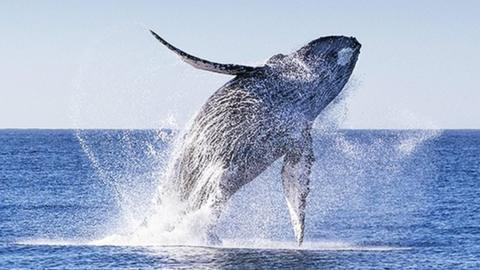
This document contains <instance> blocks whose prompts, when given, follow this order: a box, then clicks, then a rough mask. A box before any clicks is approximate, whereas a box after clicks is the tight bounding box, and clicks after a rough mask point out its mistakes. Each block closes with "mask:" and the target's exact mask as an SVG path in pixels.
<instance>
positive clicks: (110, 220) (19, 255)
mask: <svg viewBox="0 0 480 270" xmlns="http://www.w3.org/2000/svg"><path fill="white" fill-rule="evenodd" d="M177 133H178V132H174V131H171V130H0V269H153V268H155V269H480V130H444V131H440V130H328V131H325V130H324V131H322V130H316V131H315V132H314V142H315V154H316V157H317V161H316V164H315V166H314V168H313V173H312V180H311V181H312V183H311V185H312V191H311V193H310V195H309V198H308V205H307V217H306V234H305V243H304V245H303V246H301V247H298V246H297V245H296V244H295V241H294V237H293V230H292V228H291V225H290V220H289V217H288V212H287V209H286V203H285V200H284V198H283V194H282V187H281V179H280V168H281V162H282V161H281V160H279V161H277V162H276V163H274V164H273V165H272V167H271V168H270V169H268V170H267V171H266V172H264V173H263V174H262V175H260V176H259V177H258V178H257V179H255V180H254V181H252V182H251V183H250V184H248V185H247V186H245V187H244V188H243V189H242V190H241V191H240V192H238V193H237V194H236V195H235V196H234V197H233V198H232V200H231V201H230V202H229V205H228V208H227V209H226V210H225V212H224V214H223V215H222V218H221V219H220V221H219V222H218V224H217V225H216V228H215V230H216V232H217V234H218V236H219V237H220V239H222V243H221V244H218V245H209V244H208V243H207V242H205V241H204V239H203V238H202V233H201V230H200V229H199V228H202V226H203V225H202V224H203V223H202V222H203V221H202V217H201V216H199V217H194V218H191V219H190V221H189V223H182V224H183V225H182V226H183V227H182V226H176V223H175V222H177V221H176V220H175V219H173V221H172V217H173V216H175V215H176V214H178V213H176V212H175V211H174V209H172V208H175V205H168V204H165V202H164V200H162V199H163V198H161V197H162V196H161V195H159V194H161V193H160V192H159V190H161V188H162V186H163V185H164V183H163V180H162V179H163V177H164V172H165V171H166V170H167V169H168V164H169V160H170V159H171V155H172V154H171V153H173V152H174V150H173V149H174V145H175V143H176V139H175V137H176V136H177V135H176V134H177ZM219 147H221V146H219ZM159 197H160V198H159ZM178 223H179V224H180V221H178ZM178 227H181V228H178ZM174 228H175V229H174Z"/></svg>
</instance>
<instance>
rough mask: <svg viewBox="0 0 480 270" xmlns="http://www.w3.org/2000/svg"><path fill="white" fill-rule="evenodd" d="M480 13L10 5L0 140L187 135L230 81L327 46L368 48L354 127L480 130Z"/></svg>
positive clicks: (406, 5)
mask: <svg viewBox="0 0 480 270" xmlns="http://www.w3.org/2000/svg"><path fill="white" fill-rule="evenodd" d="M479 3H480V2H478V1H458V2H455V3H454V2H452V1H368V2H366V1H208V2H206V1H168V2H167V1H129V2H127V1H1V2H0V32H1V33H2V40H1V42H0V59H1V61H0V74H1V76H2V79H1V80H0V91H1V98H0V128H28V127H31V128H72V127H73V128H74V127H82V128H98V127H102V128H156V127H160V126H168V125H178V126H183V125H184V124H185V123H186V122H187V121H188V119H190V118H191V117H192V115H193V114H194V113H195V112H196V111H197V110H198V109H199V108H200V106H201V105H202V103H203V102H204V101H205V100H206V98H208V96H209V95H210V94H212V93H213V92H214V91H215V90H216V89H217V88H218V87H220V86H221V85H222V84H223V83H225V82H226V81H228V80H229V79H230V77H229V76H224V75H217V74H213V73H208V72H204V71H198V70H194V69H193V68H190V67H189V66H187V65H186V64H183V63H182V62H180V61H179V60H178V59H177V58H176V57H175V56H173V55H172V54H171V53H170V52H168V51H167V50H166V49H165V48H163V47H161V46H160V44H158V43H157V42H156V41H155V40H154V39H153V38H152V37H151V36H149V34H148V33H147V32H146V29H147V28H152V29H154V30H156V31H157V32H158V33H159V34H160V35H162V36H163V37H164V38H165V39H167V40H168V41H170V42H171V43H173V44H175V45H176V46H178V47H180V48H182V49H184V50H186V51H188V52H190V53H192V54H194V55H197V56H200V57H202V58H206V59H210V60H213V61H218V62H225V63H238V64H250V65H258V64H262V63H263V62H264V61H265V60H266V59H268V58H269V57H270V56H272V55H274V54H276V53H280V52H281V53H289V52H291V51H293V50H295V49H297V48H299V47H300V46H302V45H303V44H305V43H307V42H309V41H310V40H312V39H315V38H318V37H320V36H324V35H331V34H343V35H348V36H356V37H357V39H358V40H359V41H360V42H361V43H362V45H363V47H362V53H361V55H360V59H359V62H358V64H357V69H356V72H355V74H354V79H353V84H352V86H351V87H350V88H349V89H348V91H347V95H346V98H345V99H344V100H343V102H342V104H340V105H339V106H340V108H339V109H337V112H336V114H339V116H338V115H337V116H335V117H338V118H340V119H341V120H342V122H341V123H342V124H341V126H342V127H346V128H480V117H479V116H480V105H479V104H480V91H479V80H480V79H479V78H480V76H479V69H478V67H477V65H478V63H480V56H479V53H478V48H480V46H479V45H480V27H479V25H480V19H479V17H478V13H479V12H480V4H479Z"/></svg>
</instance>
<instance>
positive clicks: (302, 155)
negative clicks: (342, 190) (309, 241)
mask: <svg viewBox="0 0 480 270" xmlns="http://www.w3.org/2000/svg"><path fill="white" fill-rule="evenodd" d="M306 137H307V138H305V140H304V141H303V142H302V143H301V145H300V146H299V147H297V148H295V149H292V150H291V151H289V152H288V153H287V154H286V155H285V158H284V164H283V168H282V182H283V191H284V193H285V198H286V200H287V205H288V211H289V213H290V219H291V221H292V226H293V231H294V233H295V238H296V240H297V242H298V245H301V244H302V242H303V234H304V226H305V225H304V222H305V206H306V198H307V195H308V193H309V191H310V188H309V184H310V178H309V177H310V170H311V167H312V165H313V162H314V161H315V157H314V154H313V147H312V140H311V137H310V134H308V135H307V136H306Z"/></svg>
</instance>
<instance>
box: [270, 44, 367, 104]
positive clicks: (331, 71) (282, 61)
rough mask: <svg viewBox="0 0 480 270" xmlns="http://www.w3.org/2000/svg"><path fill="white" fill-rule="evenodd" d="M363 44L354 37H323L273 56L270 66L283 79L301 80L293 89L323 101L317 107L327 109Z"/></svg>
mask: <svg viewBox="0 0 480 270" xmlns="http://www.w3.org/2000/svg"><path fill="white" fill-rule="evenodd" d="M360 47H361V45H360V43H359V42H358V41H357V40H356V39H355V38H354V37H345V36H328V37H322V38H319V39H316V40H313V41H311V42H309V43H308V44H307V45H305V46H303V47H302V48H300V49H299V50H297V51H295V52H293V53H291V54H289V55H283V54H277V55H275V56H273V57H271V58H270V59H269V60H268V62H267V66H269V67H271V69H272V70H273V71H274V72H277V73H278V74H279V75H280V77H281V78H285V79H286V80H290V81H295V82H298V83H300V84H301V86H300V87H295V89H292V90H294V91H303V92H304V93H302V96H304V97H306V98H309V99H311V100H316V101H317V103H318V102H320V103H321V104H317V107H319V108H318V109H323V107H324V106H326V104H328V102H329V101H331V99H332V98H334V97H335V96H337V95H338V94H339V93H340V91H341V90H342V89H343V87H344V86H345V84H346V83H347V81H348V79H349V78H350V75H351V74H352V72H353V69H354V67H355V64H356V62H357V59H358V55H359V54H360ZM315 97H320V98H319V99H315ZM324 103H326V104H324ZM312 105H313V104H312Z"/></svg>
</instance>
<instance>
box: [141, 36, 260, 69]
mask: <svg viewBox="0 0 480 270" xmlns="http://www.w3.org/2000/svg"><path fill="white" fill-rule="evenodd" d="M150 33H151V34H152V35H153V36H154V37H155V38H156V39H157V40H158V41H160V43H162V44H163V45H165V46H166V47H167V48H168V49H170V50H171V51H173V52H174V53H176V54H177V55H178V56H180V58H181V59H182V60H183V61H184V62H185V63H188V64H190V65H192V66H193V67H195V68H198V69H202V70H206V71H211V72H217V73H221V74H228V75H239V74H242V73H246V72H250V71H253V70H255V67H250V66H243V65H235V64H220V63H215V62H210V61H208V60H205V59H201V58H198V57H196V56H193V55H191V54H188V53H186V52H184V51H182V50H180V49H178V48H176V47H175V46H173V45H172V44H170V43H168V42H167V41H166V40H164V39H163V38H161V37H160V36H159V35H157V33H155V32H153V31H152V30H150Z"/></svg>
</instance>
